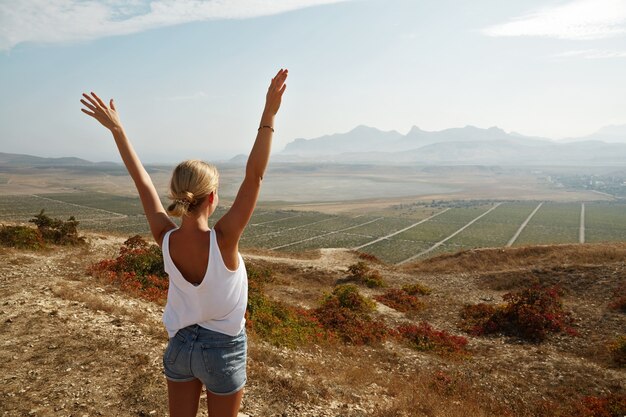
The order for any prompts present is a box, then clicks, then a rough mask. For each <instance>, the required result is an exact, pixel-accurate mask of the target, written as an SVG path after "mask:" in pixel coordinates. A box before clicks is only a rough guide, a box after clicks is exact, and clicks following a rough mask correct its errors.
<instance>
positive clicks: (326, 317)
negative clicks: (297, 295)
mask: <svg viewBox="0 0 626 417" xmlns="http://www.w3.org/2000/svg"><path fill="white" fill-rule="evenodd" d="M372 304H373V303H372V301H370V300H368V299H366V298H365V297H363V296H362V295H361V294H359V292H358V290H357V288H356V287H355V286H354V285H339V286H337V287H336V288H335V289H334V290H333V292H332V294H329V295H327V296H326V297H325V299H324V300H323V301H322V304H321V305H320V306H319V307H318V308H316V309H315V310H314V315H315V317H316V319H317V320H318V322H319V323H320V324H321V325H322V326H323V327H324V328H325V329H326V330H328V331H330V332H333V333H335V334H337V335H338V336H339V337H340V338H341V339H342V340H343V341H344V342H346V343H352V344H355V345H362V344H373V343H376V342H380V341H382V340H384V339H385V338H386V337H387V335H388V333H389V330H388V329H387V326H385V324H384V323H383V322H382V321H379V320H374V319H373V318H372V317H371V316H370V314H369V312H370V311H372V309H373V305H372Z"/></svg>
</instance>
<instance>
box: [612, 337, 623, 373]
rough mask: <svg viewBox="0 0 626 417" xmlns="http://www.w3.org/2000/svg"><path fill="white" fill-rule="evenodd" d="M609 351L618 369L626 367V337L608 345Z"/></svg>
mask: <svg viewBox="0 0 626 417" xmlns="http://www.w3.org/2000/svg"><path fill="white" fill-rule="evenodd" d="M609 351H610V352H611V356H612V357H613V361H614V362H615V363H616V364H617V366H619V367H620V368H623V367H625V366H626V336H620V337H618V338H617V339H615V340H613V341H612V342H611V343H609Z"/></svg>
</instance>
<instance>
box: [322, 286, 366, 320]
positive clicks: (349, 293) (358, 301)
mask: <svg viewBox="0 0 626 417" xmlns="http://www.w3.org/2000/svg"><path fill="white" fill-rule="evenodd" d="M332 300H337V303H338V305H339V307H341V308H346V309H348V310H350V311H354V312H355V313H357V314H367V313H370V312H371V311H373V310H374V308H375V307H376V304H374V302H373V301H372V300H370V299H368V298H366V297H363V296H362V295H361V294H360V293H359V290H358V289H357V287H355V286H354V285H350V284H348V285H338V286H336V287H335V288H334V289H333V292H332V294H328V295H326V296H325V298H324V300H323V301H322V304H323V303H326V302H328V301H332Z"/></svg>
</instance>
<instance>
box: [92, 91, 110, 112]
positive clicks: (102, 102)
mask: <svg viewBox="0 0 626 417" xmlns="http://www.w3.org/2000/svg"><path fill="white" fill-rule="evenodd" d="M91 95H92V96H93V97H94V98H95V99H96V101H97V102H98V104H99V105H100V106H101V107H102V108H103V109H106V108H107V106H106V104H104V101H102V99H100V97H98V96H97V95H96V93H94V92H93V91H92V92H91Z"/></svg>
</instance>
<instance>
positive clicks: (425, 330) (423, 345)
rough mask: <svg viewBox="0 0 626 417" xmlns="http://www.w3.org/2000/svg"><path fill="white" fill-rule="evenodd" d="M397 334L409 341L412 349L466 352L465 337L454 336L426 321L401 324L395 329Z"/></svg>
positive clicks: (447, 352) (439, 352)
mask: <svg viewBox="0 0 626 417" xmlns="http://www.w3.org/2000/svg"><path fill="white" fill-rule="evenodd" d="M396 330H397V332H398V336H399V337H400V338H401V339H404V340H406V341H408V342H409V345H410V346H411V347H413V348H414V349H417V350H420V351H427V352H435V353H438V354H441V355H465V354H467V350H466V346H467V343H468V341H467V338H465V337H463V336H455V335H453V334H450V333H448V332H447V331H445V330H437V329H435V328H434V327H432V326H431V325H430V324H428V323H427V322H421V323H419V324H403V325H400V326H398V328H397V329H396Z"/></svg>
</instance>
